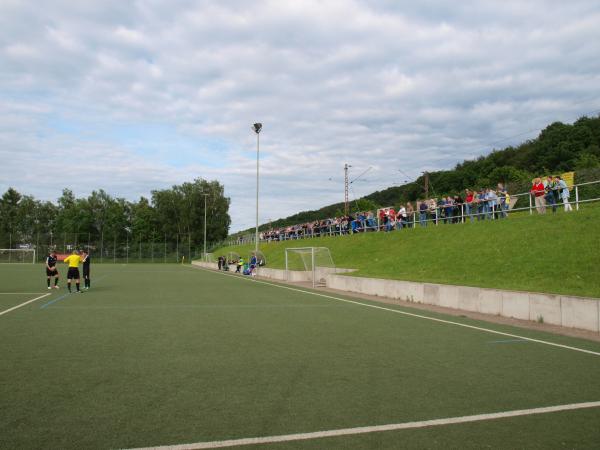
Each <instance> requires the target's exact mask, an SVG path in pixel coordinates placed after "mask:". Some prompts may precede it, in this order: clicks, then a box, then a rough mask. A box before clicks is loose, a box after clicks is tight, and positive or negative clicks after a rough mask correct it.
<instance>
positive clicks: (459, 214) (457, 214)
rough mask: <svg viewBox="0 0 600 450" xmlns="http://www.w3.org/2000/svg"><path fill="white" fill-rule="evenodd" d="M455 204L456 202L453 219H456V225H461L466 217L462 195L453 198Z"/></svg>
mask: <svg viewBox="0 0 600 450" xmlns="http://www.w3.org/2000/svg"><path fill="white" fill-rule="evenodd" d="M453 202H454V209H453V211H452V214H453V217H454V223H460V222H461V221H463V222H464V217H463V211H462V208H463V203H464V201H463V199H462V197H461V196H460V195H455V196H454V198H453Z"/></svg>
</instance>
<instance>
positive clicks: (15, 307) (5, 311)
mask: <svg viewBox="0 0 600 450" xmlns="http://www.w3.org/2000/svg"><path fill="white" fill-rule="evenodd" d="M49 295H50V293H48V294H44V295H40V296H39V297H36V298H34V299H32V300H28V301H26V302H25V303H21V304H20V305H17V306H13V307H12V308H10V309H7V310H4V311H2V312H0V316H2V315H4V314H7V313H9V312H11V311H14V310H15V309H18V308H20V307H21V306H25V305H28V304H29V303H33V302H35V301H36V300H39V299H41V298H44V297H48V296H49Z"/></svg>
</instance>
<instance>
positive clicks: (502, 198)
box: [498, 183, 510, 218]
mask: <svg viewBox="0 0 600 450" xmlns="http://www.w3.org/2000/svg"><path fill="white" fill-rule="evenodd" d="M507 198H509V199H510V197H509V195H508V192H506V188H505V187H504V185H503V184H502V183H498V203H499V204H498V217H499V218H500V217H502V218H504V217H506V215H507V214H506V211H508V204H507Z"/></svg>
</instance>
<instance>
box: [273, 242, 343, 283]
mask: <svg viewBox="0 0 600 450" xmlns="http://www.w3.org/2000/svg"><path fill="white" fill-rule="evenodd" d="M292 272H304V273H305V274H307V275H308V281H312V285H313V287H317V286H325V277H326V276H327V274H328V273H332V272H335V264H334V263H333V258H332V257H331V252H330V251H329V249H328V248H327V247H299V248H286V249H285V278H286V280H288V281H292V278H293V279H298V278H297V277H293V276H292ZM305 280H306V279H305Z"/></svg>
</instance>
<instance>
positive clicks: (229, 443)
mask: <svg viewBox="0 0 600 450" xmlns="http://www.w3.org/2000/svg"><path fill="white" fill-rule="evenodd" d="M597 407H600V402H586V403H571V404H568V405H557V406H547V407H542V408H531V409H518V410H515V411H505V412H498V413H489V414H476V415H473V416H462V417H448V418H445V419H433V420H423V421H418V422H404V423H392V424H387V425H374V426H370V427H356V428H341V429H337V430H324V431H315V432H312V433H296V434H283V435H279V436H264V437H253V438H242V439H230V440H226V441H210V442H196V443H194V444H180V445H163V446H158V447H143V448H137V449H131V450H197V449H205V448H223V447H234V446H238V445H255V444H271V443H274V442H289V441H301V440H308V439H320V438H326V437H334V436H350V435H354V434H366V433H378V432H382V431H394V430H408V429H411V428H425V427H436V426H440V425H452V424H457V423H468V422H480V421H483V420H495V419H504V418H506V417H519V416H529V415H533V414H546V413H553V412H558V411H569V410H574V409H585V408H597Z"/></svg>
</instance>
